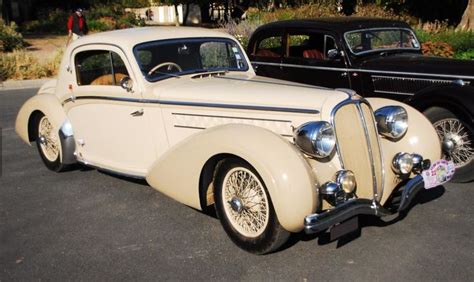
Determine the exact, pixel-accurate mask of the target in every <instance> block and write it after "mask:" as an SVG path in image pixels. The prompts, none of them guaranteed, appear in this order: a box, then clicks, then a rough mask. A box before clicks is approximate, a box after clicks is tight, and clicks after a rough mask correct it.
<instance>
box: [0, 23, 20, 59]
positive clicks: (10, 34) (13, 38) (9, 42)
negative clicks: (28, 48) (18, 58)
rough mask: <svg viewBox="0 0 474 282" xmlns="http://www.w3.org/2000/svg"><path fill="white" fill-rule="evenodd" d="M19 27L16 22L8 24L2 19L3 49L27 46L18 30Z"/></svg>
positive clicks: (0, 32) (0, 34)
mask: <svg viewBox="0 0 474 282" xmlns="http://www.w3.org/2000/svg"><path fill="white" fill-rule="evenodd" d="M17 28H18V27H17V25H16V24H15V22H11V23H10V25H6V24H5V22H4V21H3V20H2V19H0V43H1V44H2V46H3V51H7V52H9V51H12V50H14V49H21V48H23V47H25V41H24V40H23V36H22V35H21V33H19V32H18V31H17Z"/></svg>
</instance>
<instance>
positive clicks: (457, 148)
mask: <svg viewBox="0 0 474 282" xmlns="http://www.w3.org/2000/svg"><path fill="white" fill-rule="evenodd" d="M424 114H425V115H426V117H427V118H428V119H429V120H430V121H431V123H433V126H434V127H435V129H436V132H437V133H438V136H439V138H440V140H441V146H442V149H443V157H444V158H445V159H447V160H451V161H453V162H454V164H455V166H456V173H455V174H454V178H453V181H454V182H468V181H471V180H473V179H474V172H473V171H474V161H473V159H474V147H473V146H474V139H473V137H474V133H473V131H472V130H473V128H471V127H470V126H469V124H468V123H467V122H465V121H464V120H462V119H460V118H459V117H457V116H456V115H455V114H454V113H452V112H451V111H449V110H447V109H445V108H441V107H431V108H429V109H427V110H426V111H424Z"/></svg>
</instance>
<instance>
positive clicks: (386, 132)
mask: <svg viewBox="0 0 474 282" xmlns="http://www.w3.org/2000/svg"><path fill="white" fill-rule="evenodd" d="M375 120H376V121H377V129H378V131H379V133H380V134H382V135H383V136H386V137H389V138H395V139H398V138H400V137H402V136H403V135H404V134H405V133H406V132H407V129H408V114H407V111H406V110H405V109H404V108H403V107H400V106H387V107H383V108H380V109H378V110H376V111H375Z"/></svg>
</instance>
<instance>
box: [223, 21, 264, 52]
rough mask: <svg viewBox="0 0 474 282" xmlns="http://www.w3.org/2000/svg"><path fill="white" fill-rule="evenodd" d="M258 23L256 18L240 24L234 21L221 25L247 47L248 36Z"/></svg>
mask: <svg viewBox="0 0 474 282" xmlns="http://www.w3.org/2000/svg"><path fill="white" fill-rule="evenodd" d="M259 25H260V22H258V21H257V20H254V21H243V22H241V23H240V24H237V23H235V22H229V23H227V24H225V25H224V26H223V28H224V29H225V31H226V32H227V33H229V34H230V35H232V36H234V37H235V38H236V39H237V40H238V41H239V42H240V44H242V46H243V47H244V48H247V45H248V43H249V39H250V36H251V35H252V33H253V32H254V31H255V29H257V27H258V26H259Z"/></svg>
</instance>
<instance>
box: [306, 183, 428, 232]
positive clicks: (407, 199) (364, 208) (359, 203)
mask: <svg viewBox="0 0 474 282" xmlns="http://www.w3.org/2000/svg"><path fill="white" fill-rule="evenodd" d="M423 188H424V182H423V178H422V177H421V175H417V176H416V177H414V178H413V179H411V180H410V181H408V183H407V184H406V185H405V187H404V188H403V192H402V198H401V202H400V206H399V207H398V209H397V211H396V212H402V211H404V210H406V208H408V207H409V206H410V203H411V201H412V200H413V199H414V198H415V196H416V195H417V194H418V192H419V191H420V190H422V189H423ZM394 213H395V212H392V211H389V210H387V209H385V208H384V207H382V206H380V205H379V204H378V203H377V202H376V201H374V200H369V199H353V200H349V201H347V202H344V203H342V204H340V205H338V206H337V207H335V208H333V209H330V210H328V211H325V212H323V213H319V214H311V215H308V216H307V217H305V219H304V231H305V232H306V233H307V234H312V233H318V232H321V231H323V230H325V229H328V228H329V227H331V226H333V225H334V224H337V223H340V222H343V221H345V220H347V219H349V218H351V217H354V216H356V215H360V214H367V215H375V216H379V217H382V216H386V215H391V214H394Z"/></svg>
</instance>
